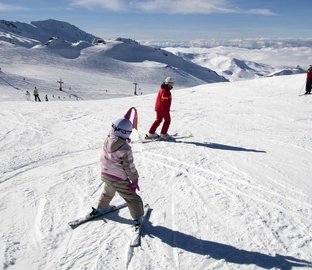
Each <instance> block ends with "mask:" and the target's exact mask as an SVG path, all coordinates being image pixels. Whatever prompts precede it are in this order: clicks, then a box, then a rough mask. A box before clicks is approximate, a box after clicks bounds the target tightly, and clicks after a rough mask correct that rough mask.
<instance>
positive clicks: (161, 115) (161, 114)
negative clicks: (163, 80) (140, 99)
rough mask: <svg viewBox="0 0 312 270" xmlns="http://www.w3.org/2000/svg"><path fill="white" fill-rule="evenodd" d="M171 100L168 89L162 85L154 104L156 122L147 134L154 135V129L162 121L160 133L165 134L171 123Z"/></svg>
mask: <svg viewBox="0 0 312 270" xmlns="http://www.w3.org/2000/svg"><path fill="white" fill-rule="evenodd" d="M171 100H172V96H171V92H170V89H169V87H168V86H167V85H165V84H162V85H161V88H160V89H159V91H158V95H157V98H156V103H155V111H156V120H155V121H154V123H153V124H152V126H151V128H150V130H149V133H152V134H154V133H155V132H156V129H157V128H158V126H159V125H160V124H161V122H162V120H163V119H164V120H165V122H164V124H163V126H162V129H161V132H160V133H161V134H167V132H168V129H169V126H170V122H171V117H170V107H171Z"/></svg>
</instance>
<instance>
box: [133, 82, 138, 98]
mask: <svg viewBox="0 0 312 270" xmlns="http://www.w3.org/2000/svg"><path fill="white" fill-rule="evenodd" d="M133 84H134V95H135V96H137V95H138V94H137V86H138V83H136V82H134V83H133Z"/></svg>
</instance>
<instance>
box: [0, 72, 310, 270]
mask: <svg viewBox="0 0 312 270" xmlns="http://www.w3.org/2000/svg"><path fill="white" fill-rule="evenodd" d="M304 80H305V77H304V75H293V76H283V77H274V78H265V79H258V80H256V81H255V80H252V81H243V82H232V83H218V84H209V85H202V86H197V87H194V88H189V89H180V90H175V91H173V105H172V125H171V128H170V132H172V133H173V132H178V133H179V135H180V137H181V138H180V139H177V142H154V143H147V144H141V143H139V142H138V141H137V140H138V133H137V132H136V131H134V132H133V135H132V139H133V143H132V148H133V151H134V158H135V163H136V165H137V168H138V170H139V173H140V187H141V191H140V195H141V196H142V198H143V200H144V202H148V203H150V205H151V207H152V209H153V210H152V212H151V216H150V218H149V221H148V222H147V223H146V225H145V228H144V237H143V240H142V245H141V247H139V248H136V249H130V248H129V246H128V243H129V240H130V231H131V229H130V224H131V219H130V215H129V213H128V210H127V209H123V210H121V211H119V213H114V214H111V215H108V216H107V217H105V219H103V220H101V219H100V220H96V221H93V222H90V223H88V224H85V225H82V226H80V227H79V228H77V229H75V230H71V229H70V228H69V227H68V225H67V221H69V220H71V219H74V218H76V217H79V216H81V215H84V214H85V213H87V212H88V211H89V210H90V208H91V206H95V205H96V203H97V199H98V197H99V195H100V193H101V189H102V186H101V183H100V179H99V155H100V151H101V145H102V142H103V139H104V137H105V135H106V134H107V131H108V130H109V127H110V123H111V122H112V121H113V120H115V119H116V118H119V117H120V116H122V115H123V114H124V113H125V111H126V110H127V108H128V107H131V106H135V107H137V109H138V111H139V134H140V135H144V133H145V132H146V130H147V129H148V128H149V126H150V124H151V123H152V121H153V119H154V112H153V104H154V100H155V94H152V95H145V96H134V97H127V98H117V99H110V100H101V101H96V100H93V101H92V100H91V101H80V102H70V101H69V102H66V103H64V102H48V103H47V102H45V103H43V102H42V103H34V102H26V101H14V102H13V101H10V102H1V114H0V125H1V128H0V130H1V133H0V151H1V159H0V172H1V174H0V217H1V223H0V228H1V234H0V237H1V239H0V258H1V265H2V269H12V270H13V269H14V270H15V269H30V270H31V269H53V270H55V269H62V270H63V269H133V270H134V269H153V270H154V269H155V270H158V269H181V270H188V269H201V270H202V269H205V270H206V269H299V268H300V269H301V267H302V268H305V269H307V268H312V199H311V198H312V182H311V175H312V166H311V152H312V137H311V128H312V119H311V115H312V107H311V97H310V96H302V97H298V94H299V93H300V90H301V87H302V82H303V81H304ZM0 89H1V90H2V89H3V87H2V86H0ZM190 133H192V134H193V137H191V138H183V137H184V136H186V135H189V134H190ZM121 201H122V199H121V198H120V197H118V196H116V197H115V198H114V200H113V203H118V202H121Z"/></svg>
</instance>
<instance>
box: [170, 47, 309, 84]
mask: <svg viewBox="0 0 312 270" xmlns="http://www.w3.org/2000/svg"><path fill="white" fill-rule="evenodd" d="M270 44H272V47H267V46H268V45H270ZM303 44H308V43H299V44H298V47H295V43H293V46H288V47H287V46H286V45H285V47H279V46H277V45H276V46H274V45H275V43H269V42H267V43H265V45H263V47H262V48H258V46H260V44H259V43H256V44H255V45H254V47H256V48H250V46H251V45H250V44H249V43H248V45H246V46H245V47H232V46H229V45H228V46H217V47H209V48H207V47H165V48H164V49H165V50H167V51H170V52H172V53H174V54H176V55H178V56H180V57H182V58H184V59H187V60H188V61H192V62H193V63H195V64H198V65H201V66H203V67H206V68H209V69H212V70H215V71H216V72H217V73H218V74H220V75H222V76H224V77H225V78H227V79H228V80H230V81H238V80H246V79H256V78H260V77H266V76H278V75H280V74H284V75H291V74H301V73H305V72H306V70H305V69H303V68H301V67H308V66H309V65H310V62H311V60H312V58H311V54H312V47H303V46H302V45H303ZM300 45H301V46H300ZM290 55H291V57H290Z"/></svg>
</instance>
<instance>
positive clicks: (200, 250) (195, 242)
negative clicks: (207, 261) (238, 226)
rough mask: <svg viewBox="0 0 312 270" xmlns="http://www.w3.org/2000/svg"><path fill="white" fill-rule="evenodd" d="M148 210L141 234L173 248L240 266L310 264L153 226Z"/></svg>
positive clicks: (122, 220)
mask: <svg viewBox="0 0 312 270" xmlns="http://www.w3.org/2000/svg"><path fill="white" fill-rule="evenodd" d="M151 211H152V209H150V212H149V214H148V216H147V220H146V221H145V223H144V228H143V231H142V237H147V236H148V237H151V238H155V237H157V238H159V239H160V240H161V241H162V242H163V243H165V244H167V245H168V246H171V247H173V248H179V249H181V250H184V251H187V252H192V253H195V254H199V255H203V256H209V257H211V258H213V259H215V260H225V261H226V262H228V263H234V264H241V265H256V266H258V267H261V268H264V269H272V268H277V269H281V270H291V269H292V267H307V268H311V267H312V262H309V261H306V260H302V259H297V258H294V257H291V256H284V255H279V254H276V255H275V256H272V255H267V254H264V253H260V252H256V251H248V250H244V249H238V248H236V247H233V246H231V245H227V244H222V243H217V242H213V241H209V240H203V239H199V238H196V237H195V236H192V235H188V234H185V233H182V232H179V231H174V230H172V229H169V228H166V227H164V226H153V224H152V223H151V222H150V221H149V216H150V215H151ZM107 218H108V219H110V220H114V221H116V222H119V223H124V224H132V221H131V220H129V219H126V218H123V217H121V216H119V215H118V213H117V212H115V213H112V214H111V215H107Z"/></svg>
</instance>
